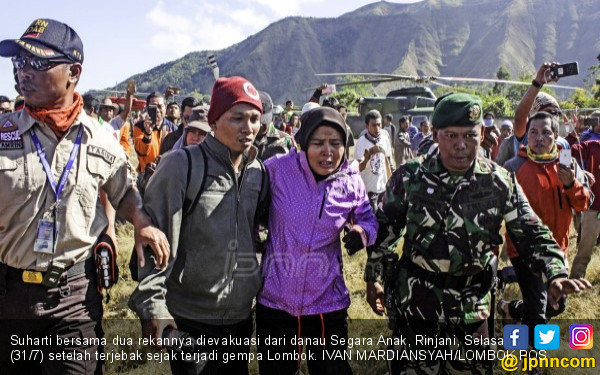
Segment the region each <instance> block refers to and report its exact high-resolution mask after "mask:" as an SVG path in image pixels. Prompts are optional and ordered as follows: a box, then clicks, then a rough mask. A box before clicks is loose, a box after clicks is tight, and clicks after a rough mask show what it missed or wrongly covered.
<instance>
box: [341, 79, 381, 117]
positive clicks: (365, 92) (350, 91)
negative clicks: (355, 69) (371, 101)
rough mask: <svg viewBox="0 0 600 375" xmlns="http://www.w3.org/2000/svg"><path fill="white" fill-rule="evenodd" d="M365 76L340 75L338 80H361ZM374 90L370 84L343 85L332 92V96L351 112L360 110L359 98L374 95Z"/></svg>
mask: <svg viewBox="0 0 600 375" xmlns="http://www.w3.org/2000/svg"><path fill="white" fill-rule="evenodd" d="M364 79H365V77H363V76H342V77H338V81H342V82H360V81H363V80H364ZM372 94H373V90H372V89H371V85H370V84H356V85H348V86H342V89H341V90H340V91H337V92H335V93H333V94H331V95H330V96H331V97H334V98H336V99H337V100H338V101H339V102H340V104H343V105H345V106H346V107H347V108H348V111H349V112H358V99H360V98H361V97H367V96H372Z"/></svg>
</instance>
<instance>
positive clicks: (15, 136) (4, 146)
mask: <svg viewBox="0 0 600 375" xmlns="http://www.w3.org/2000/svg"><path fill="white" fill-rule="evenodd" d="M22 148H23V138H21V133H19V128H17V126H16V125H13V124H12V123H10V122H9V121H6V122H5V123H4V126H2V128H0V150H16V149H22Z"/></svg>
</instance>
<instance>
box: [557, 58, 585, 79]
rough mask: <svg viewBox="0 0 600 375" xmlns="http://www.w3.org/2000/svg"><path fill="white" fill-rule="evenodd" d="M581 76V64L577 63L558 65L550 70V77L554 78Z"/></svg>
mask: <svg viewBox="0 0 600 375" xmlns="http://www.w3.org/2000/svg"><path fill="white" fill-rule="evenodd" d="M578 74H579V63H578V62H577V61H575V62H572V63H568V64H561V65H556V66H555V67H553V68H552V69H551V70H550V77H552V78H560V77H566V76H576V75H578Z"/></svg>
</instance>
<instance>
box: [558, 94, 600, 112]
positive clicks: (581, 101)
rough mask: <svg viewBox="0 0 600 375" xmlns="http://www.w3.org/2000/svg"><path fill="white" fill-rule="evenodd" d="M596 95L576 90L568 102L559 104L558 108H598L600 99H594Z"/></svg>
mask: <svg viewBox="0 0 600 375" xmlns="http://www.w3.org/2000/svg"><path fill="white" fill-rule="evenodd" d="M597 94H598V93H597V92H596V95H597ZM596 95H594V93H593V92H590V91H588V90H581V89H578V90H575V92H574V93H573V94H572V95H571V97H570V98H569V100H565V101H563V102H561V103H560V107H561V108H563V109H574V108H575V107H578V108H598V107H600V98H598V97H596Z"/></svg>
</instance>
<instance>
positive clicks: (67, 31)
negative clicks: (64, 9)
mask: <svg viewBox="0 0 600 375" xmlns="http://www.w3.org/2000/svg"><path fill="white" fill-rule="evenodd" d="M22 49H23V50H25V51H27V52H29V53H31V54H32V55H35V56H38V57H43V58H57V57H61V56H66V57H67V58H68V59H69V60H71V61H73V62H78V63H83V43H82V42H81V39H80V38H79V35H77V33H76V32H75V30H73V29H72V28H71V27H70V26H68V25H66V24H64V23H62V22H58V21H55V20H51V19H48V18H39V19H37V20H35V21H33V23H32V24H31V25H30V26H29V27H28V28H27V30H25V32H24V33H23V35H22V36H21V37H20V38H19V39H6V40H3V41H2V42H0V56H3V57H11V56H17V55H18V54H19V52H20V51H21V50H22Z"/></svg>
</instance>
